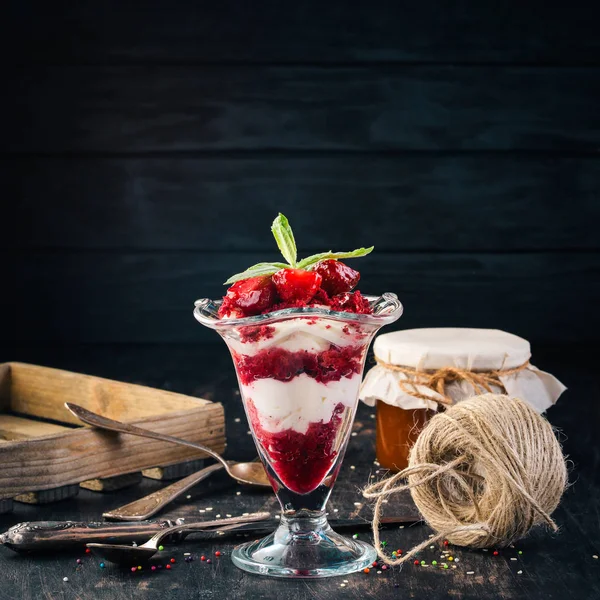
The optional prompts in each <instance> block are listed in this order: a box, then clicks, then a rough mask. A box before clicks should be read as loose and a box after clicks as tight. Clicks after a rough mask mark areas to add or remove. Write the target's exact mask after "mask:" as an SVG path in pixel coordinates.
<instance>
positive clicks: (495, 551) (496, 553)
mask: <svg viewBox="0 0 600 600" xmlns="http://www.w3.org/2000/svg"><path fill="white" fill-rule="evenodd" d="M492 554H493V555H494V556H498V554H500V552H498V550H494V551H493V552H492Z"/></svg>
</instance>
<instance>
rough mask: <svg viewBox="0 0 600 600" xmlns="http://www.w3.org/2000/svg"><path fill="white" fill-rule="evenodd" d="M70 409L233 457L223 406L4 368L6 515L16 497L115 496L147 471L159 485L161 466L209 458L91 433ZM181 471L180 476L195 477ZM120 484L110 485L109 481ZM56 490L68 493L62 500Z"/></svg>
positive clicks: (2, 483) (1, 452)
mask: <svg viewBox="0 0 600 600" xmlns="http://www.w3.org/2000/svg"><path fill="white" fill-rule="evenodd" d="M65 402H74V403H76V404H80V405H81V406H84V407H85V408H88V409H89V410H92V411H94V412H98V413H101V414H103V415H106V416H107V417H111V418H114V419H117V420H119V421H125V422H130V423H135V424H137V425H140V426H141V427H148V428H149V429H153V430H155V431H159V432H161V433H167V434H170V435H174V436H177V437H181V438H185V439H187V440H191V441H195V442H200V443H202V444H204V445H206V446H209V447H210V448H211V449H213V450H215V451H217V452H223V451H224V450H225V417H224V412H223V406H222V405H221V404H219V403H213V402H209V401H208V400H204V399H200V398H192V397H190V396H185V395H183V394H176V393H173V392H166V391H162V390H158V389H154V388H149V387H144V386H140V385H133V384H128V383H121V382H117V381H111V380H108V379H101V378H99V377H92V376H90V375H81V374H78V373H71V372H68V371H60V370H58V369H50V368H47V367H40V366H35V365H28V364H24V363H3V364H0V465H2V468H1V469H0V509H4V510H6V509H7V508H10V500H9V499H11V498H15V497H16V498H15V499H19V500H21V501H25V502H35V501H45V500H44V493H45V492H44V491H48V490H52V491H53V493H52V494H50V495H49V496H48V494H46V496H47V497H46V501H47V500H48V499H59V498H60V496H61V494H62V495H65V494H67V495H69V492H68V489H69V486H70V487H71V488H75V490H78V489H79V487H78V484H79V483H82V482H87V485H86V484H85V483H84V486H85V487H87V488H88V489H98V490H101V489H109V490H110V489H113V490H114V489H117V488H118V487H122V486H120V483H123V484H124V483H125V482H127V484H131V483H135V481H136V477H133V478H132V477H131V476H129V475H126V474H130V473H137V472H139V471H142V472H144V470H145V469H147V470H148V471H146V472H147V473H148V474H149V475H150V476H153V477H155V478H156V477H160V476H161V474H162V473H163V471H162V470H159V471H157V470H156V469H155V467H162V468H163V469H164V468H166V469H167V470H168V469H173V467H171V466H170V465H176V464H177V463H181V462H183V461H191V460H194V461H196V460H197V459H201V458H204V457H205V456H206V454H205V453H203V452H199V451H197V450H194V449H193V448H186V447H184V446H177V445H175V444H170V443H166V442H159V441H155V440H149V439H145V438H140V437H135V436H132V435H124V434H117V433H114V432H106V431H100V430H97V429H93V428H90V427H87V426H83V425H82V424H81V423H80V422H79V421H78V420H77V419H76V418H75V417H74V416H73V415H72V414H71V413H70V412H69V411H68V410H67V409H66V408H65V407H64V403H65ZM198 464H199V463H196V464H195V465H193V466H198ZM175 470H176V472H177V475H178V476H182V475H183V474H185V472H186V471H189V469H183V470H182V469H181V468H179V467H175ZM180 471H181V474H179V472H180ZM172 472H173V473H175V471H172ZM177 475H174V476H177ZM121 476H124V477H121ZM115 477H117V479H111V480H109V481H108V485H106V483H107V482H106V479H105V478H115ZM120 477H121V479H119V478H120ZM138 477H139V476H138ZM89 480H94V481H92V482H90V481H89ZM138 480H139V479H138ZM56 488H59V489H61V490H62V491H61V492H60V493H59V494H58V497H57V498H54V496H55V495H56V493H55V491H56ZM65 490H67V491H65ZM70 495H72V493H71V494H70ZM40 496H41V497H42V500H40Z"/></svg>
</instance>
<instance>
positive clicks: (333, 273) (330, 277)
mask: <svg viewBox="0 0 600 600" xmlns="http://www.w3.org/2000/svg"><path fill="white" fill-rule="evenodd" d="M314 272H315V273H318V274H319V275H320V276H321V277H322V278H323V281H322V282H321V287H322V288H323V289H324V290H325V291H326V292H327V293H328V294H329V295H330V296H335V295H336V294H343V293H344V292H349V291H350V290H351V289H352V288H353V287H354V286H355V285H356V284H357V283H358V281H359V279H360V273H359V272H358V271H355V270H354V269H351V268H350V267H349V266H348V265H345V264H344V263H342V262H340V261H339V260H333V259H330V260H322V261H321V262H320V263H317V266H316V267H315V268H314Z"/></svg>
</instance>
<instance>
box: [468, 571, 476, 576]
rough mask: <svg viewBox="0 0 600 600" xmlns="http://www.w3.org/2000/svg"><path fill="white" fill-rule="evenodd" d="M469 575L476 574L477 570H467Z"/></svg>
mask: <svg viewBox="0 0 600 600" xmlns="http://www.w3.org/2000/svg"><path fill="white" fill-rule="evenodd" d="M467 575H475V571H467Z"/></svg>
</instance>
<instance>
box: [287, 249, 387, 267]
mask: <svg viewBox="0 0 600 600" xmlns="http://www.w3.org/2000/svg"><path fill="white" fill-rule="evenodd" d="M374 247H375V246H371V247H370V248H357V249H356V250H352V252H332V251H331V250H330V251H329V252H321V253H320V254H313V255H312V256H307V257H306V258H303V259H302V260H301V261H300V262H299V263H298V265H297V267H298V269H307V268H308V267H312V266H313V265H315V264H317V263H318V262H319V261H321V260H328V259H331V258H333V259H335V260H338V259H340V258H358V257H360V256H366V255H367V254H370V253H371V252H373V248H374Z"/></svg>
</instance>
